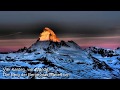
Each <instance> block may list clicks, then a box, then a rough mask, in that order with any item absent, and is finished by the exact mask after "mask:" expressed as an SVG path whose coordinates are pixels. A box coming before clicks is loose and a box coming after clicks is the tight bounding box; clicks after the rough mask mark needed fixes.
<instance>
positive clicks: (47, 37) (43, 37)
mask: <svg viewBox="0 0 120 90" xmlns="http://www.w3.org/2000/svg"><path fill="white" fill-rule="evenodd" d="M39 41H53V42H60V40H59V38H57V36H56V35H55V33H54V32H53V31H52V30H51V29H50V28H48V27H45V28H44V29H43V32H42V33H40V36H39Z"/></svg>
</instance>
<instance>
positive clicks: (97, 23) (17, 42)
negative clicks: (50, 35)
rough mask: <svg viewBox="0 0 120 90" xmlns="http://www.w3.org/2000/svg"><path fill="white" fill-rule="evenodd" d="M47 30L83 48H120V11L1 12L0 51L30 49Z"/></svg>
mask: <svg viewBox="0 0 120 90" xmlns="http://www.w3.org/2000/svg"><path fill="white" fill-rule="evenodd" d="M44 27H49V28H51V29H52V30H53V31H54V32H55V33H56V35H57V37H58V38H60V39H61V40H65V41H68V40H73V41H75V42H76V43H78V44H79V45H80V46H81V47H89V46H98V47H103V48H111V49H115V48H117V47H118V46H120V36H119V35H120V11H0V51H11V50H18V49H19V48H22V47H24V46H26V47H29V46H30V45H31V44H33V43H34V42H35V41H36V39H37V38H38V37H39V34H40V33H41V32H42V30H43V28H44Z"/></svg>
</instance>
